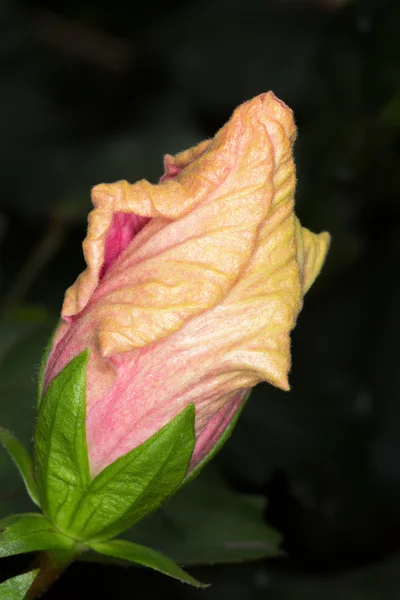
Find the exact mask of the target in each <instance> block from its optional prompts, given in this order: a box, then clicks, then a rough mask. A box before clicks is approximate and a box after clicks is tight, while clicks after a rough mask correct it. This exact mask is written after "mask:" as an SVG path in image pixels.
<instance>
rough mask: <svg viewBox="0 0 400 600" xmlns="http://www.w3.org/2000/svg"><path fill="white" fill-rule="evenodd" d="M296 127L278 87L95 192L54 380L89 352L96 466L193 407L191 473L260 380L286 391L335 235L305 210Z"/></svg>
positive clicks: (52, 357) (52, 361)
mask: <svg viewBox="0 0 400 600" xmlns="http://www.w3.org/2000/svg"><path fill="white" fill-rule="evenodd" d="M295 137H296V128H295V125H294V121H293V115H292V111H291V110H290V109H289V108H288V107H287V106H286V105H285V104H284V103H283V102H281V101H280V100H278V99H277V98H276V97H275V96H274V94H273V93H272V92H269V93H266V94H262V95H260V96H258V97H256V98H254V99H253V100H250V101H248V102H246V103H244V104H242V105H241V106H239V107H238V108H237V109H236V110H235V112H234V113H233V115H232V117H231V119H230V121H229V122H228V123H227V124H226V125H225V126H224V127H223V128H222V129H220V131H218V133H217V134H216V136H215V137H214V138H213V139H211V140H206V141H204V142H202V143H200V144H199V145H198V146H195V147H194V148H191V149H190V150H187V151H185V152H182V153H180V154H178V155H177V156H170V155H167V156H166V157H165V160H164V165H165V174H164V175H163V177H162V178H161V180H160V183H159V184H158V185H152V184H150V183H149V182H147V181H145V180H142V181H139V182H137V183H134V184H130V183H128V182H127V181H118V182H116V183H112V184H100V185H97V186H96V187H94V188H93V190H92V201H93V205H94V209H93V210H92V212H91V213H90V215H89V225H88V232H87V236H86V239H85V241H84V243H83V250H84V255H85V259H86V263H87V268H86V270H85V271H84V272H83V273H82V274H81V275H80V276H79V277H78V279H77V280H76V282H75V283H74V284H73V285H72V287H70V288H69V289H68V290H67V292H66V295H65V300H64V305H63V308H62V322H61V324H60V326H59V328H58V330H57V332H56V335H55V337H54V340H53V344H52V348H51V351H50V354H49V358H48V362H47V367H46V371H45V388H46V386H48V384H49V382H50V381H52V380H53V379H54V377H55V376H56V375H57V374H58V373H59V372H60V371H61V369H63V368H64V367H65V366H66V365H67V364H68V363H69V362H70V361H71V360H72V359H73V358H74V357H76V356H77V355H78V354H79V353H81V352H82V351H83V350H84V349H85V348H88V349H89V351H90V359H89V364H88V371H87V416H86V432H87V433H86V435H87V445H88V452H89V461H90V469H91V474H92V475H93V476H94V475H96V474H97V473H99V472H100V471H101V470H102V469H104V468H105V467H106V466H107V465H109V464H110V463H112V462H113V461H115V460H116V459H117V458H119V457H120V456H122V455H124V454H126V453H127V452H129V451H130V450H132V449H133V448H135V447H136V446H138V445H139V444H141V443H143V442H144V441H145V440H147V439H148V438H150V437H151V436H152V435H153V434H154V433H156V432H157V431H158V430H159V429H160V428H161V427H163V426H164V425H165V424H166V423H168V422H169V421H171V420H172V419H173V418H174V417H175V416H176V415H178V414H179V413H180V412H181V411H182V410H183V409H184V408H185V406H187V405H188V404H189V403H193V404H194V406H195V411H196V425H195V434H196V444H195V449H194V452H193V456H192V461H191V465H190V469H193V468H194V467H195V466H196V465H197V464H198V463H199V462H200V461H201V460H202V459H203V458H204V457H205V456H206V455H207V454H208V453H209V452H210V451H211V450H212V448H213V447H214V446H215V444H216V443H217V442H218V440H219V439H220V437H221V435H222V434H223V432H224V431H225V429H226V427H227V426H228V424H229V423H230V422H231V420H232V418H233V417H234V415H235V414H236V412H237V410H238V409H239V407H240V406H241V404H242V402H243V399H244V397H245V396H246V394H247V393H248V390H249V388H251V387H253V386H254V385H256V384H257V383H259V382H261V381H268V382H269V383H271V384H272V385H275V386H277V387H280V388H281V389H284V390H288V389H289V385H288V379H287V377H288V372H289V369H290V332H291V330H292V328H293V327H294V325H295V322H296V318H297V315H298V313H299V311H300V310H301V307H302V302H303V296H304V294H305V292H306V291H307V290H308V288H309V287H310V286H311V284H312V283H313V281H314V279H315V278H316V276H317V274H318V272H319V270H320V268H321V266H322V264H323V262H324V259H325V255H326V252H327V249H328V246H329V235H328V234H327V233H322V234H320V235H315V234H313V233H311V232H310V231H308V230H307V229H304V228H302V227H301V225H300V223H299V221H298V220H297V218H296V217H295V214H294V191H295V183H296V178H295V167H294V162H293V154H292V147H293V143H294V140H295Z"/></svg>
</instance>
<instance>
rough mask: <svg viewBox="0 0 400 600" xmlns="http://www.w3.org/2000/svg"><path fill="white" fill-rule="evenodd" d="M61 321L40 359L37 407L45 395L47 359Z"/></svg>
mask: <svg viewBox="0 0 400 600" xmlns="http://www.w3.org/2000/svg"><path fill="white" fill-rule="evenodd" d="M58 326H59V322H58V323H57V326H56V327H54V329H53V331H52V333H51V335H50V337H49V339H48V341H47V344H46V348H45V349H44V352H43V354H42V360H41V361H40V366H39V373H38V382H37V393H36V407H37V408H39V405H40V403H41V401H42V396H43V384H44V374H45V371H46V365H47V359H48V358H49V354H50V350H51V347H52V344H53V339H54V335H55V333H56V331H57V329H58Z"/></svg>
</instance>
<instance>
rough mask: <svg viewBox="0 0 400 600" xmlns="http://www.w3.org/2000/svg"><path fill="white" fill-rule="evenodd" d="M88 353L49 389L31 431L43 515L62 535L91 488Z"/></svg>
mask: <svg viewBox="0 0 400 600" xmlns="http://www.w3.org/2000/svg"><path fill="white" fill-rule="evenodd" d="M88 358H89V352H88V351H87V350H86V351H84V352H82V353H81V354H80V355H79V356H77V357H76V358H74V359H73V360H72V361H71V362H70V363H69V364H68V365H67V366H66V367H65V368H64V369H63V370H62V371H61V372H60V373H59V374H58V375H57V377H56V378H55V379H53V381H52V382H51V383H50V385H49V387H48V388H47V390H46V393H45V395H44V397H43V400H42V402H41V403H40V407H39V410H38V418H37V422H36V428H35V474H36V481H37V486H38V492H39V498H40V503H41V506H42V509H43V512H44V513H45V515H46V516H47V517H48V518H49V519H50V520H51V522H53V523H55V524H56V525H57V526H58V528H59V529H60V530H62V531H66V530H67V528H68V524H69V522H70V520H71V518H72V515H73V514H74V511H75V510H76V508H77V506H78V505H79V502H80V499H81V497H82V494H83V493H84V491H85V490H86V489H87V487H88V485H89V483H90V473H89V461H88V454H87V445H86V369H87V362H88Z"/></svg>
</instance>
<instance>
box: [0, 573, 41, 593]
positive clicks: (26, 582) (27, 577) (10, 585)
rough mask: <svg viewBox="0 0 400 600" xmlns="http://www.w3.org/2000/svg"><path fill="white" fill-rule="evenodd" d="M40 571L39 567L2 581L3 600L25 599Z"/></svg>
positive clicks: (0, 586)
mask: <svg viewBox="0 0 400 600" xmlns="http://www.w3.org/2000/svg"><path fill="white" fill-rule="evenodd" d="M38 572H39V569H36V570H35V571H29V572H28V573H23V574H22V575H17V576H16V577H12V578H11V579H7V581H4V582H3V583H0V598H1V600H23V598H25V594H26V592H27V591H28V590H29V588H30V587H31V585H32V583H33V581H34V579H35V577H36V575H37V574H38Z"/></svg>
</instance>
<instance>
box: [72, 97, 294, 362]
mask: <svg viewBox="0 0 400 600" xmlns="http://www.w3.org/2000/svg"><path fill="white" fill-rule="evenodd" d="M294 135H295V128H294V124H293V119H292V113H291V111H290V109H288V108H287V107H286V106H285V105H283V104H282V103H281V102H280V101H278V100H277V99H276V98H275V96H274V95H273V94H266V95H264V96H260V97H258V98H256V99H254V100H252V101H250V102H247V103H245V104H243V105H242V106H240V107H239V108H238V109H237V110H236V111H235V113H234V115H233V117H232V119H231V120H230V121H229V122H228V124H227V125H225V127H223V128H222V129H221V130H220V131H219V132H218V134H217V135H216V137H215V138H214V139H213V141H212V142H211V143H209V144H202V145H200V146H198V147H196V148H195V149H194V150H192V151H189V152H186V153H183V154H182V155H178V157H177V158H176V159H175V160H173V159H172V158H170V159H169V160H168V161H167V163H166V164H167V173H168V172H170V173H171V171H173V168H172V166H171V165H175V167H176V169H178V170H179V168H180V167H181V166H183V169H182V170H181V171H180V172H178V174H177V175H176V179H168V180H167V181H164V182H163V183H161V184H159V185H157V186H153V185H151V184H149V183H148V182H145V181H141V182H139V183H136V184H134V185H132V186H131V185H129V184H128V183H127V182H117V183H116V184H111V185H100V186H97V187H96V188H94V190H93V194H92V196H93V202H94V205H95V209H94V211H93V212H92V213H91V218H90V222H89V231H88V236H87V239H86V240H85V243H84V246H85V256H86V259H87V262H88V269H87V270H86V272H85V273H83V274H82V276H81V278H80V279H79V280H78V282H77V283H76V284H75V285H74V286H72V288H70V290H69V291H68V292H67V294H66V298H65V302H64V307H63V316H64V317H68V316H72V315H74V314H76V313H77V312H80V311H81V310H82V309H83V308H84V307H85V305H86V304H87V302H88V301H89V298H90V297H92V300H93V301H96V300H98V299H100V298H101V305H100V303H99V307H98V309H96V310H97V322H98V336H99V342H100V347H101V350H102V353H103V355H104V356H111V355H113V354H116V353H120V352H127V351H129V350H132V349H133V348H138V347H142V346H145V345H148V344H151V343H154V342H155V341H157V340H159V339H161V338H163V337H165V336H166V335H170V334H171V333H172V332H173V331H176V330H178V329H179V328H180V327H182V326H183V324H184V323H185V322H187V321H188V320H189V319H191V318H193V317H194V316H196V315H198V314H201V313H202V312H203V311H205V310H208V309H211V308H212V307H214V306H216V305H217V304H219V303H221V302H222V301H223V300H224V298H225V297H226V296H227V294H228V293H229V291H230V290H231V289H232V287H233V286H234V284H235V283H236V281H237V280H238V279H239V278H240V277H241V275H242V274H243V272H244V271H245V270H246V268H247V265H248V262H249V260H250V259H251V257H252V254H253V252H254V249H255V247H256V245H257V238H258V235H259V231H258V230H259V227H260V226H261V224H262V223H263V221H264V220H265V219H266V217H267V215H268V213H269V210H270V207H271V203H272V201H273V198H274V195H275V196H276V195H277V194H278V195H279V194H282V193H284V189H283V188H282V185H284V186H287V183H286V182H285V181H283V182H280V181H279V178H278V179H277V178H276V173H277V171H279V169H280V168H281V165H285V164H286V163H288V161H290V160H291V142H292V141H293V139H294ZM193 156H194V157H196V159H195V160H193V162H189V160H190V159H191V158H192V157H193ZM284 168H286V167H284ZM292 176H293V177H294V174H293V169H292ZM292 187H293V186H292ZM292 191H293V190H292ZM115 211H117V212H118V213H128V214H136V215H141V216H143V217H151V218H152V221H153V222H152V224H151V226H152V227H153V228H154V229H155V231H153V234H152V235H151V237H150V238H149V239H147V241H144V240H145V238H146V236H148V232H147V233H146V229H147V227H146V228H145V229H144V230H143V231H142V232H141V233H143V236H144V237H143V236H141V234H138V235H137V236H136V238H135V240H134V241H133V242H132V243H131V244H130V245H129V248H128V249H127V251H126V252H123V253H122V254H121V255H120V257H119V259H118V261H117V262H116V263H115V265H114V267H113V269H112V270H111V271H108V272H107V274H106V275H105V277H104V279H103V280H102V282H101V285H99V286H98V287H97V285H98V278H99V273H100V269H101V267H100V269H99V265H100V262H101V261H100V256H101V254H102V252H103V256H104V250H103V251H102V249H101V243H103V245H104V240H105V239H106V235H107V230H108V227H109V226H110V224H111V222H112V217H111V214H113V213H115ZM160 219H161V224H162V227H161V229H160V231H158V232H156V230H157V227H158V226H159V223H160ZM104 223H106V226H103V225H104ZM99 231H100V232H101V235H99ZM102 240H103V242H102ZM96 288H97V289H96ZM95 289H96V292H95V294H93V293H94V290H95Z"/></svg>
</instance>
